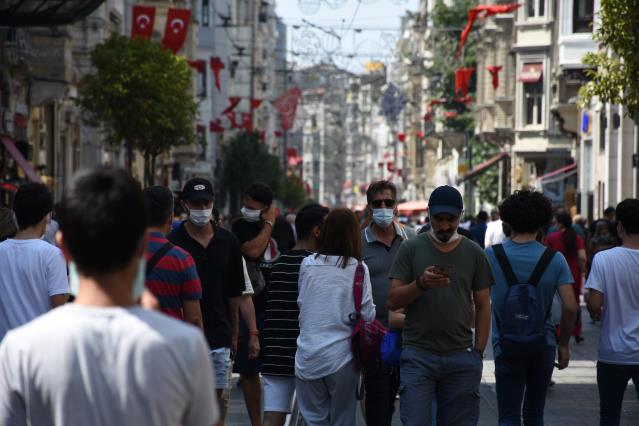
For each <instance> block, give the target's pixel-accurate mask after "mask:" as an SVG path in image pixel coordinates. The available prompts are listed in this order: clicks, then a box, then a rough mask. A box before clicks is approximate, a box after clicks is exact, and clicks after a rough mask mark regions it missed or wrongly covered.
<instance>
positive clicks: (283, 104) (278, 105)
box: [272, 87, 302, 130]
mask: <svg viewBox="0 0 639 426" xmlns="http://www.w3.org/2000/svg"><path fill="white" fill-rule="evenodd" d="M300 96H302V91H301V90H300V89H298V88H297V87H293V88H292V89H289V90H287V91H286V92H284V93H283V94H281V95H280V96H279V97H278V98H277V99H275V100H274V101H273V102H272V104H273V106H274V107H275V109H276V110H277V111H278V112H279V113H280V117H281V119H282V129H284V130H291V128H292V127H293V123H294V122H295V113H296V112H297V103H298V102H299V100H300Z"/></svg>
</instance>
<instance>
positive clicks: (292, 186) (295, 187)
mask: <svg viewBox="0 0 639 426" xmlns="http://www.w3.org/2000/svg"><path fill="white" fill-rule="evenodd" d="M278 198H279V199H280V200H282V203H284V205H285V206H286V207H291V208H294V209H298V208H300V207H303V206H304V205H306V204H308V203H309V202H310V201H309V198H308V196H307V195H306V190H305V189H304V182H303V181H302V179H300V177H299V176H297V175H295V174H291V175H289V176H286V177H285V178H284V181H283V184H282V191H281V196H279V197H278Z"/></svg>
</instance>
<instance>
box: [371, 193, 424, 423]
mask: <svg viewBox="0 0 639 426" xmlns="http://www.w3.org/2000/svg"><path fill="white" fill-rule="evenodd" d="M366 200H367V201H368V204H367V206H366V209H367V210H368V216H369V217H372V218H373V221H372V222H371V224H370V225H368V226H367V227H366V228H364V229H363V230H362V256H363V260H364V262H365V263H366V265H367V266H368V271H369V272H370V277H371V287H372V289H373V302H374V303H375V311H376V317H377V320H379V321H380V322H381V323H382V324H384V326H385V327H388V308H387V305H386V300H387V299H388V287H389V281H388V273H389V272H390V268H391V266H392V264H393V260H394V259H395V255H396V254H397V252H398V250H399V247H400V245H401V244H402V242H403V241H404V240H406V239H408V238H409V237H410V236H414V235H415V234H414V232H413V233H412V235H408V234H407V232H406V231H407V229H406V228H402V226H401V225H399V224H398V223H397V221H396V217H397V189H396V188H395V185H394V184H393V183H392V182H389V181H387V180H382V181H377V182H373V183H371V184H370V185H369V186H368V190H367V191H366ZM365 387H366V400H365V411H366V421H367V424H368V425H369V426H374V425H379V426H386V425H390V424H391V421H392V418H393V412H394V410H395V397H396V395H397V389H398V388H399V371H397V369H395V368H390V367H387V366H383V365H382V366H380V367H379V369H377V370H376V371H370V370H367V371H366V377H365Z"/></svg>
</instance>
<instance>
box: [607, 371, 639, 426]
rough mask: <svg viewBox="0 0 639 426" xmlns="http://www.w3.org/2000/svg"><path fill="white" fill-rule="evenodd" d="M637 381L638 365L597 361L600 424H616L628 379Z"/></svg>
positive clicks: (619, 419) (638, 374)
mask: <svg viewBox="0 0 639 426" xmlns="http://www.w3.org/2000/svg"><path fill="white" fill-rule="evenodd" d="M630 379H632V380H633V381H634V382H635V384H636V383H638V382H639V365H623V364H607V363H605V362H601V361H600V362H598V363H597V386H598V387H599V411H600V424H601V426H608V425H618V424H619V422H620V421H621V403H622V402H623V395H624V393H625V392H626V387H627V386H628V381H629V380H630Z"/></svg>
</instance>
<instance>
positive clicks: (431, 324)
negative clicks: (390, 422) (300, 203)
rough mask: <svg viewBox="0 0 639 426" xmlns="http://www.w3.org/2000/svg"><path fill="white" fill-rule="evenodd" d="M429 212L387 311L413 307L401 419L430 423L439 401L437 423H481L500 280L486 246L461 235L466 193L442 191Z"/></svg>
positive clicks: (403, 261)
mask: <svg viewBox="0 0 639 426" xmlns="http://www.w3.org/2000/svg"><path fill="white" fill-rule="evenodd" d="M428 209H429V216H430V223H431V229H430V230H429V231H428V232H426V233H422V234H419V235H418V236H417V237H415V238H412V239H409V240H407V241H405V242H404V243H402V246H401V247H400V249H399V252H398V253H397V256H396V257H395V261H394V263H393V266H392V267H391V271H390V278H391V289H390V292H389V295H388V308H389V309H391V310H397V309H401V308H404V309H405V312H406V319H405V326H404V334H403V352H402V358H401V365H400V375H401V378H400V397H401V398H400V404H401V405H400V412H401V418H402V423H403V424H404V425H405V426H408V425H423V424H424V422H425V421H426V422H427V423H428V424H429V423H430V419H431V418H432V401H433V399H434V398H436V400H437V424H440V425H459V424H464V425H468V424H472V425H474V424H477V422H478V420H479V383H480V381H481V375H482V368H483V361H482V359H483V353H484V349H485V348H486V344H487V341H488V333H489V329H490V315H491V312H490V293H489V289H490V287H491V286H492V285H493V284H494V282H495V279H494V277H493V273H492V271H491V269H490V265H489V263H488V260H487V259H486V256H485V254H484V252H483V251H482V249H481V248H480V247H479V246H478V245H477V244H474V243H473V242H471V241H470V240H468V239H466V238H462V237H461V236H460V235H459V234H458V233H457V227H458V226H459V220H460V217H461V214H462V211H463V201H462V196H461V194H460V193H459V191H458V190H457V189H455V188H453V187H451V186H440V187H438V188H436V189H435V191H433V193H432V194H431V196H430V199H429V202H428ZM473 304H474V308H475V312H476V316H475V337H474V341H473V332H472V330H471V326H472V324H471V322H472V311H473V309H472V308H473V306H472V305H473ZM425 419H426V420H425Z"/></svg>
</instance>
